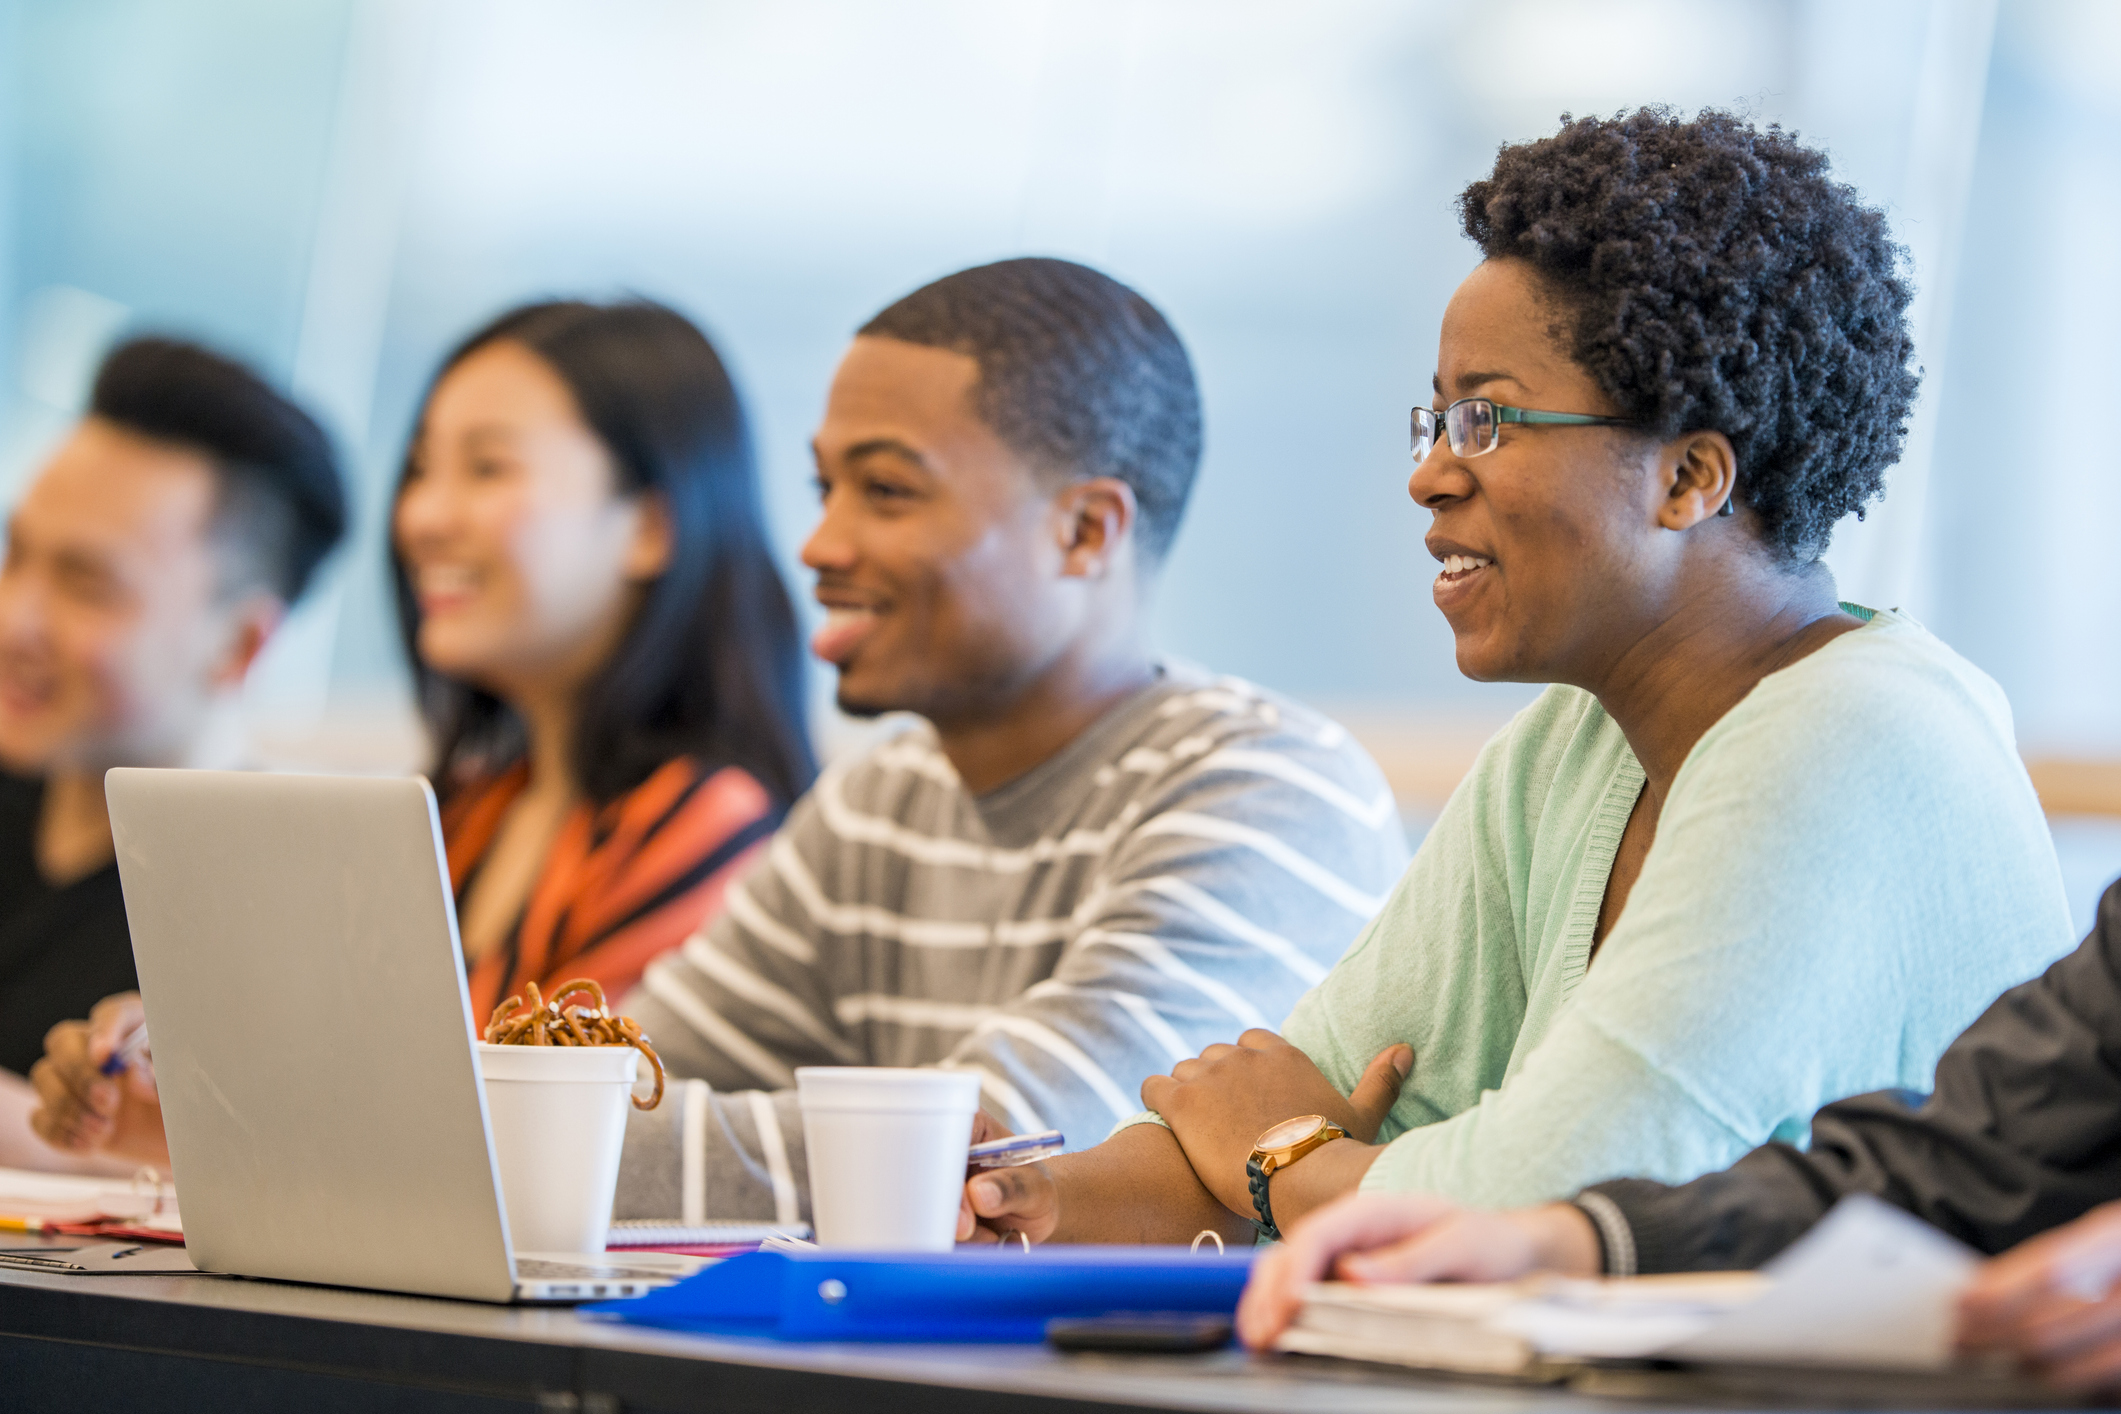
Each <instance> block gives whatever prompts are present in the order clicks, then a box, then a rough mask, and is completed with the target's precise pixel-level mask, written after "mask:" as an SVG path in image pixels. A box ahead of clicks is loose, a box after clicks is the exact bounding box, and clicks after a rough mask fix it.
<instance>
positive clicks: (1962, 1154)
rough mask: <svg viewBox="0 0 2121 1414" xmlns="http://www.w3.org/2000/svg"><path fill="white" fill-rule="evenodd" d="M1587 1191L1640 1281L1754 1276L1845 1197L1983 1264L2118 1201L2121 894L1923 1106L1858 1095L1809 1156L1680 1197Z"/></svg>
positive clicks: (1999, 1011) (1765, 1150)
mask: <svg viewBox="0 0 2121 1414" xmlns="http://www.w3.org/2000/svg"><path fill="white" fill-rule="evenodd" d="M1918 1102H1919V1103H1918ZM1591 1191H1592V1192H1596V1193H1601V1194H1603V1195H1605V1197H1607V1198H1608V1199H1610V1200H1611V1201H1612V1203H1613V1204H1614V1205H1615V1206H1616V1207H1617V1208H1618V1209H1619V1210H1620V1212H1621V1214H1622V1215H1623V1216H1624V1217H1625V1218H1626V1220H1627V1224H1628V1227H1629V1229H1630V1230H1631V1234H1632V1236H1633V1238H1634V1247H1635V1265H1636V1270H1638V1271H1643V1272H1670V1271H1709V1270H1716V1269H1722V1268H1743V1267H1755V1266H1758V1265H1760V1264H1761V1263H1762V1262H1765V1261H1767V1260H1768V1259H1769V1258H1770V1257H1773V1256H1774V1255H1775V1254H1776V1253H1778V1252H1780V1251H1781V1250H1782V1249H1783V1248H1785V1247H1787V1246H1789V1245H1790V1243H1792V1242H1794V1241H1796V1240H1797V1239H1798V1238H1799V1237H1801V1236H1803V1235H1804V1233H1805V1231H1806V1230H1807V1229H1808V1228H1810V1227H1811V1225H1812V1224H1813V1223H1815V1222H1817V1221H1818V1220H1819V1219H1820V1218H1821V1217H1822V1216H1824V1214H1825V1213H1826V1210H1827V1209H1828V1208H1830V1207H1832V1206H1833V1205H1834V1203H1835V1202H1836V1201H1837V1200H1838V1199H1840V1198H1841V1197H1842V1196H1843V1195H1845V1194H1849V1193H1870V1194H1874V1195H1876V1196H1877V1197H1880V1198H1883V1199H1885V1200H1886V1201H1887V1202H1889V1203H1894V1204H1897V1205H1898V1206H1900V1207H1902V1208H1905V1209H1907V1210H1908V1211H1909V1212H1911V1213H1913V1214H1915V1215H1916V1216H1917V1217H1920V1218H1923V1219H1925V1220H1926V1221H1928V1222H1930V1223H1933V1224H1935V1225H1936V1226H1937V1227H1939V1228H1942V1229H1943V1230H1944V1231H1946V1232H1948V1233H1950V1234H1952V1235H1953V1236H1954V1237H1956V1238H1958V1239H1959V1240H1960V1241H1962V1242H1965V1243H1967V1244H1969V1245H1970V1246H1973V1247H1976V1248H1978V1249H1980V1250H1981V1251H1983V1252H2001V1251H2002V1250H2004V1249H2005V1248H2007V1247H2010V1246H2013V1245H2015V1244H2016V1243H2018V1242H2022V1241H2023V1240H2025V1239H2026V1238H2028V1237H2031V1236H2033V1235H2034V1234H2035V1233H2039V1232H2044V1231H2046V1230H2047V1229H2048V1228H2051V1227H2056V1226H2059V1225H2060V1224H2062V1223H2065V1222H2068V1221H2070V1220H2071V1219H2072V1218H2075V1217H2077V1216H2079V1215H2081V1214H2082V1213H2084V1212H2085V1211H2087V1210H2088V1209H2090V1208H2092V1207H2094V1206H2096V1205H2097V1204H2100V1203H2104V1202H2107V1201H2109V1200H2111V1199H2115V1198H2121V881H2117V882H2115V883H2114V884H2113V885H2111V886H2110V887H2109V888H2108V889H2107V891H2106V895H2105V897H2104V898H2102V899H2101V900H2100V901H2099V916H2098V921H2097V922H2096V923H2094V924H2093V926H2092V931H2091V934H2090V936H2088V937H2086V938H2085V940H2084V942H2083V943H2082V944H2081V945H2080V946H2079V947H2078V948H2077V950H2076V951H2075V952H2073V953H2071V954H2070V955H2069V956H2067V957H2065V958H2063V959H2062V960H2061V961H2059V962H2057V963H2056V964H2055V965H2054V966H2052V967H2050V968H2048V970H2047V971H2046V972H2045V973H2044V974H2042V975H2041V976H2039V977H2037V978H2035V979H2034V980H2032V981H2030V982H2027V983H2025V984H2024V985H2023V986H2019V987H2013V988H2012V989H2011V990H2010V991H2008V992H2005V993H2004V994H2003V995H2002V996H2001V997H1999V998H1998V999H1997V1000H1996V1002H1995V1003H1994V1004H1993V1005H1991V1006H1990V1007H1989V1009H1988V1010H1987V1011H1985V1012H1983V1013H1982V1014H1981V1017H1980V1019H1979V1020H1977V1021H1975V1022H1974V1024H1973V1025H1972V1026H1970V1027H1968V1028H1967V1029H1966V1031H1965V1032H1963V1033H1962V1034H1961V1035H1960V1037H1959V1039H1958V1040H1956V1041H1954V1042H1952V1044H1951V1047H1950V1048H1949V1049H1948V1050H1946V1051H1945V1053H1944V1056H1943V1058H1942V1059H1941V1060H1940V1061H1939V1062H1938V1063H1937V1088H1936V1092H1935V1093H1934V1094H1932V1095H1931V1096H1929V1097H1928V1098H1927V1099H1926V1100H1924V1099H1922V1098H1921V1097H1919V1096H1914V1097H1910V1096H1908V1095H1907V1094H1906V1093H1905V1092H1901V1091H1884V1092H1880V1093H1877V1094H1872V1095H1859V1096H1857V1097H1856V1098H1854V1099H1852V1100H1842V1101H1839V1102H1837V1103H1835V1104H1831V1105H1828V1106H1827V1107H1826V1108H1825V1109H1823V1110H1821V1111H1820V1112H1819V1114H1818V1115H1817V1117H1816V1118H1815V1119H1814V1120H1813V1121H1812V1142H1811V1147H1810V1148H1809V1149H1796V1148H1793V1147H1791V1146H1789V1145H1787V1144H1769V1145H1766V1146H1764V1147H1762V1148H1759V1149H1755V1150H1754V1151H1753V1152H1752V1153H1750V1154H1748V1155H1746V1156H1745V1157H1744V1158H1742V1159H1740V1160H1739V1161H1738V1162H1737V1163H1736V1164H1734V1165H1732V1166H1731V1167H1730V1168H1728V1169H1725V1170H1724V1171H1723V1172H1721V1173H1712V1174H1709V1175H1707V1176H1705V1177H1702V1178H1697V1179H1695V1180H1694V1181H1693V1182H1691V1183H1685V1184H1681V1185H1678V1186H1677V1187H1668V1186H1666V1185H1664V1184H1658V1183H1650V1182H1646V1181H1643V1180H1640V1179H1622V1180H1620V1181H1617V1182H1613V1183H1601V1184H1597V1185H1595V1186H1594V1187H1593V1188H1592V1190H1591Z"/></svg>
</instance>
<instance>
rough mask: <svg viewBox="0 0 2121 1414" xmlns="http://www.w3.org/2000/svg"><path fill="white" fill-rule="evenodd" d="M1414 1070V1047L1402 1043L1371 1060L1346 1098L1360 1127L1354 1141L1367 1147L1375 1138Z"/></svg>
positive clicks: (1384, 1050) (1388, 1048) (1385, 1049)
mask: <svg viewBox="0 0 2121 1414" xmlns="http://www.w3.org/2000/svg"><path fill="white" fill-rule="evenodd" d="M1413 1069H1414V1048H1413V1047H1412V1046H1410V1045H1408V1044H1407V1043H1406V1042H1404V1041H1401V1042H1399V1043H1398V1044H1396V1045H1391V1046H1387V1047H1385V1048H1384V1049H1383V1050H1382V1051H1379V1052H1378V1053H1377V1055H1376V1057H1375V1058H1374V1059H1372V1060H1371V1062H1370V1064H1369V1066H1368V1067H1367V1068H1366V1069H1365V1070H1364V1071H1363V1073H1362V1079H1360V1080H1358V1081H1356V1082H1355V1089H1354V1091H1353V1093H1351V1094H1350V1095H1349V1096H1348V1105H1349V1107H1350V1108H1352V1109H1353V1110H1354V1111H1355V1117H1356V1119H1357V1121H1358V1122H1359V1123H1360V1124H1361V1125H1362V1130H1361V1132H1360V1133H1358V1134H1356V1135H1355V1137H1356V1138H1357V1139H1360V1140H1362V1142H1363V1143H1365V1144H1367V1143H1369V1142H1370V1141H1371V1140H1373V1139H1375V1138H1376V1137H1377V1130H1378V1127H1379V1126H1380V1125H1382V1124H1383V1123H1384V1122H1385V1116H1386V1115H1388V1114H1390V1113H1391V1112H1392V1106H1393V1105H1395V1104H1397V1103H1398V1102H1399V1089H1400V1087H1401V1086H1402V1085H1404V1084H1406V1081H1407V1076H1408V1075H1409V1074H1410V1073H1411V1072H1412V1071H1413Z"/></svg>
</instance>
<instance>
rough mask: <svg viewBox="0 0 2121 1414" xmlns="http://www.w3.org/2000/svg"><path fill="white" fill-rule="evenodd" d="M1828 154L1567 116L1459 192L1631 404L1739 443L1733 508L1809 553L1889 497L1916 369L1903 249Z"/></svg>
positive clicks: (1470, 230) (1481, 233)
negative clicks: (1530, 272) (1888, 474)
mask: <svg viewBox="0 0 2121 1414" xmlns="http://www.w3.org/2000/svg"><path fill="white" fill-rule="evenodd" d="M1827 169H1828V163H1827V157H1826V154H1825V153H1823V152H1820V151H1818V150H1817V149H1815V148H1811V147H1807V146H1805V145H1803V144H1802V143H1800V142H1799V141H1798V140H1797V138H1796V136H1795V135H1794V134H1791V133H1786V132H1784V131H1783V130H1782V129H1781V128H1780V127H1769V128H1766V129H1765V130H1763V129H1760V128H1757V127H1755V126H1754V125H1752V124H1751V123H1748V122H1746V121H1744V120H1743V119H1741V118H1738V117H1736V116H1734V115H1732V114H1730V113H1724V112H1718V111H1715V110H1706V111H1704V112H1702V113H1701V114H1700V115H1699V116H1698V117H1696V118H1694V119H1692V120H1685V119H1682V118H1680V117H1678V116H1676V115H1675V114H1673V113H1672V112H1671V111H1670V110H1668V109H1663V108H1643V109H1639V110H1637V111H1635V112H1633V113H1624V114H1621V115H1619V116H1617V117H1612V118H1580V119H1575V120H1570V119H1569V118H1567V117H1566V116H1564V118H1563V120H1562V128H1561V131H1560V132H1559V133H1557V134H1555V135H1554V136H1553V137H1549V138H1541V139H1539V140H1538V141H1536V142H1527V143H1522V144H1519V145H1516V146H1512V147H1505V148H1503V149H1502V152H1501V154H1500V155H1499V156H1498V157H1497V158H1496V161H1495V170H1494V173H1493V174H1492V175H1490V176H1489V177H1487V178H1485V179H1483V180H1481V181H1477V182H1475V183H1473V184H1472V185H1471V186H1469V187H1467V188H1466V189H1465V192H1464V194H1463V195H1462V196H1460V198H1459V214H1460V216H1461V218H1462V220H1463V222H1464V225H1465V233H1466V234H1467V235H1468V236H1469V237H1471V238H1472V239H1473V241H1474V242H1475V243H1476V244H1478V245H1479V247H1480V249H1481V253H1482V254H1483V255H1485V256H1487V257H1488V258H1489V259H1502V258H1510V259H1515V260H1522V261H1525V262H1527V263H1528V264H1529V265H1531V266H1532V268H1533V269H1534V270H1536V271H1537V272H1538V273H1539V275H1540V276H1541V277H1542V278H1543V281H1544V283H1545V284H1546V286H1547V288H1548V289H1549V290H1550V291H1551V292H1552V293H1553V294H1554V296H1555V298H1556V301H1557V303H1558V305H1559V306H1560V308H1561V310H1562V311H1563V313H1564V319H1563V323H1562V325H1561V331H1560V332H1561V337H1562V338H1563V340H1564V342H1565V345H1566V347H1567V348H1568V351H1569V354H1570V357H1572V358H1573V359H1574V360H1575V361H1576V362H1577V363H1578V364H1580V365H1581V366H1582V367H1583V368H1584V369H1585V370H1586V371H1588V372H1589V373H1590V374H1591V375H1592V376H1593V377H1595V378H1596V379H1597V380H1598V384H1599V386H1600V387H1601V388H1602V389H1604V390H1605V392H1606V393H1607V394H1608V395H1609V396H1610V397H1611V398H1612V399H1613V401H1614V402H1615V403H1616V404H1618V405H1619V407H1620V408H1621V410H1622V411H1623V413H1624V415H1626V416H1627V417H1629V418H1632V419H1634V420H1636V421H1639V422H1641V423H1642V424H1644V425H1645V427H1647V428H1648V429H1649V430H1650V431H1651V432H1652V433H1653V434H1655V435H1659V436H1666V437H1669V436H1676V435H1677V434H1678V433H1680V432H1682V431H1692V430H1703V431H1716V432H1721V433H1723V434H1724V435H1725V436H1727V437H1729V438H1730V439H1731V445H1732V446H1733V447H1734V448H1736V450H1737V453H1738V487H1737V499H1738V501H1739V503H1740V504H1741V505H1743V506H1744V507H1745V508H1747V509H1748V510H1750V511H1751V512H1752V514H1753V516H1754V518H1755V520H1756V522H1757V524H1758V526H1759V529H1760V534H1761V536H1762V537H1763V539H1764V540H1765V541H1766V542H1767V544H1768V546H1769V547H1770V548H1771V549H1773V550H1774V551H1776V552H1777V553H1778V557H1779V558H1781V559H1783V560H1784V561H1786V562H1795V563H1801V562H1807V561H1810V560H1814V559H1817V558H1818V556H1819V555H1820V554H1821V553H1822V552H1824V551H1825V549H1826V546H1827V541H1828V539H1829V538H1830V537H1831V536H1832V534H1833V530H1834V526H1835V524H1836V523H1838V522H1839V521H1840V520H1841V519H1842V517H1844V516H1846V515H1848V514H1849V513H1850V512H1854V513H1855V514H1856V515H1857V516H1858V517H1861V516H1862V515H1863V512H1864V507H1865V506H1866V505H1867V504H1869V503H1870V502H1871V501H1873V500H1875V499H1876V498H1877V497H1878V496H1880V495H1882V494H1883V492H1884V488H1885V470H1886V468H1887V467H1889V466H1891V465H1892V464H1893V463H1894V462H1896V461H1898V460H1899V459H1900V451H1901V446H1902V444H1903V443H1904V442H1905V440H1906V438H1907V420H1908V414H1909V411H1910V409H1912V407H1913V406H1914V401H1915V389H1916V385H1917V383H1918V381H1919V379H1918V375H1917V373H1916V371H1915V370H1914V369H1913V368H1911V367H1910V366H1909V365H1910V361H1911V359H1912V357H1913V355H1914V338H1913V336H1912V334H1911V333H1910V331H1909V328H1908V320H1907V308H1908V302H1909V300H1910V299H1911V297H1912V291H1911V289H1910V287H1909V285H1908V283H1907V282H1906V281H1905V280H1904V279H1903V278H1902V276H1901V273H1900V272H1901V269H1902V265H1903V262H1904V260H1905V259H1906V252H1905V251H1904V250H1903V249H1902V248H1901V247H1900V246H1898V245H1896V244H1895V243H1894V242H1893V239H1892V236H1891V233H1890V232H1889V231H1888V230H1887V227H1886V219H1885V214H1884V213H1883V212H1882V211H1879V210H1878V209H1876V208H1875V207H1870V206H1866V205H1864V204H1863V202H1862V200H1861V199H1860V198H1859V197H1858V195H1857V193H1856V192H1855V190H1854V189H1853V188H1851V187H1848V186H1845V185H1843V184H1841V183H1839V182H1835V181H1833V180H1832V179H1831V178H1830V176H1829V175H1828V170H1827Z"/></svg>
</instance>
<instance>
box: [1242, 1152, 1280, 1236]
mask: <svg viewBox="0 0 2121 1414" xmlns="http://www.w3.org/2000/svg"><path fill="white" fill-rule="evenodd" d="M1271 1177H1273V1175H1271V1174H1269V1173H1268V1172H1267V1171H1266V1170H1265V1169H1263V1168H1261V1167H1260V1166H1259V1160H1258V1159H1257V1158H1256V1157H1255V1158H1250V1159H1246V1160H1245V1182H1246V1185H1247V1186H1248V1187H1249V1188H1250V1189H1251V1190H1252V1211H1253V1212H1255V1213H1258V1214H1259V1216H1258V1217H1256V1218H1254V1219H1253V1220H1252V1227H1253V1229H1254V1230H1255V1231H1256V1232H1258V1233H1259V1235H1260V1236H1261V1237H1264V1238H1265V1239H1266V1240H1267V1241H1269V1242H1279V1241H1281V1229H1280V1228H1278V1227H1276V1226H1275V1225H1274V1209H1273V1208H1272V1207H1271V1206H1270V1205H1269V1202H1268V1198H1267V1180H1268V1179H1269V1178H1271Z"/></svg>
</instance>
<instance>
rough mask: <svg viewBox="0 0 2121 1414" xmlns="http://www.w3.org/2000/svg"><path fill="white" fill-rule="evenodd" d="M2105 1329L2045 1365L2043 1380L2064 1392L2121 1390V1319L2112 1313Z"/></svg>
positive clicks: (2105, 1324)
mask: <svg viewBox="0 0 2121 1414" xmlns="http://www.w3.org/2000/svg"><path fill="white" fill-rule="evenodd" d="M2100 1305H2101V1306H2102V1307H2108V1306H2110V1305H2111V1303H2106V1302H2102V1303H2100ZM2102 1327H2103V1331H2102V1333H2101V1334H2100V1335H2098V1336H2096V1337H2093V1338H2090V1339H2087V1340H2084V1341H2082V1342H2080V1343H2079V1344H2078V1345H2077V1346H2076V1347H2075V1348H2073V1349H2072V1350H2071V1351H2070V1353H2069V1354H2068V1355H2066V1356H2063V1357H2062V1358H2060V1359H2056V1360H2051V1361H2047V1362H2044V1363H2043V1364H2042V1367H2041V1371H2040V1373H2041V1377H2042V1378H2043V1379H2045V1380H2047V1381H2049V1382H2050V1383H2052V1384H2057V1385H2060V1386H2062V1387H2063V1388H2064V1389H2072V1390H2078V1391H2093V1390H2098V1391H2107V1392H2112V1391H2116V1390H2121V1318H2117V1317H2116V1316H2115V1315H2114V1314H2113V1313H2112V1312H2111V1311H2108V1312H2107V1313H2106V1317H2105V1319H2104V1320H2103V1321H2102Z"/></svg>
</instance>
